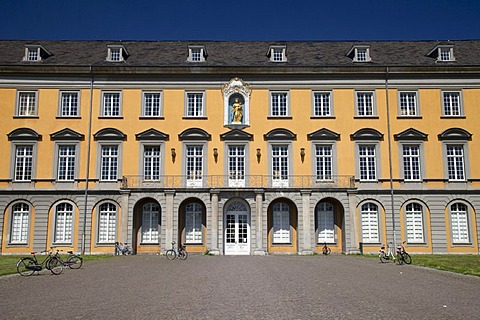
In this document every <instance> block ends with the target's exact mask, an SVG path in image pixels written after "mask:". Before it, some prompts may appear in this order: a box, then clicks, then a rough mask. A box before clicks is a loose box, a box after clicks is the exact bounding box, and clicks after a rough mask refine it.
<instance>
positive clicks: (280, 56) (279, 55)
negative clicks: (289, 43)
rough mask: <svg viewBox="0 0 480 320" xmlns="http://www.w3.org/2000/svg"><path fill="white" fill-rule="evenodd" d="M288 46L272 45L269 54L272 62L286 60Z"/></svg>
mask: <svg viewBox="0 0 480 320" xmlns="http://www.w3.org/2000/svg"><path fill="white" fill-rule="evenodd" d="M286 51H287V47H286V46H271V47H270V48H269V50H268V53H267V56H268V57H269V58H270V61H272V62H286V61H287V55H286Z"/></svg>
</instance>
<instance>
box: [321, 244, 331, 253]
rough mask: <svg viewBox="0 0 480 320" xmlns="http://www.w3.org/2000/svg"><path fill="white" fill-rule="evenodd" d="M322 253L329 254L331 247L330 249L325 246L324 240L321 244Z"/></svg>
mask: <svg viewBox="0 0 480 320" xmlns="http://www.w3.org/2000/svg"><path fill="white" fill-rule="evenodd" d="M322 253H323V254H324V255H329V254H330V253H332V249H330V247H328V246H327V243H326V242H325V243H324V244H323V248H322Z"/></svg>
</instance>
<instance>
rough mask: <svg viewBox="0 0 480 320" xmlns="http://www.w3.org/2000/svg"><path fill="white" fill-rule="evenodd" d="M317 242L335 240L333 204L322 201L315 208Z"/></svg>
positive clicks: (331, 241)
mask: <svg viewBox="0 0 480 320" xmlns="http://www.w3.org/2000/svg"><path fill="white" fill-rule="evenodd" d="M317 210H318V211H317V232H318V238H317V243H325V242H328V243H333V242H335V218H334V211H333V205H331V204H330V203H326V202H322V203H320V204H319V205H318V209H317Z"/></svg>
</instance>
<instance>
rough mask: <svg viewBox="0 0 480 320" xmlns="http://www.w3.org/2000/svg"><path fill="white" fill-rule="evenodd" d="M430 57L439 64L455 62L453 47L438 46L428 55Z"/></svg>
mask: <svg viewBox="0 0 480 320" xmlns="http://www.w3.org/2000/svg"><path fill="white" fill-rule="evenodd" d="M428 56H430V57H432V58H436V59H437V62H448V61H455V57H454V56H453V45H438V46H436V47H435V48H433V50H432V51H430V52H429V53H428Z"/></svg>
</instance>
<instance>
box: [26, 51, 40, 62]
mask: <svg viewBox="0 0 480 320" xmlns="http://www.w3.org/2000/svg"><path fill="white" fill-rule="evenodd" d="M39 51H40V48H28V49H27V61H38V60H40V59H39V55H38V52H39Z"/></svg>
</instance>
